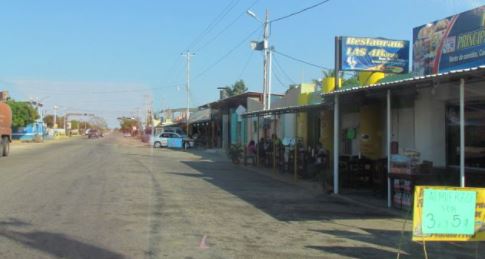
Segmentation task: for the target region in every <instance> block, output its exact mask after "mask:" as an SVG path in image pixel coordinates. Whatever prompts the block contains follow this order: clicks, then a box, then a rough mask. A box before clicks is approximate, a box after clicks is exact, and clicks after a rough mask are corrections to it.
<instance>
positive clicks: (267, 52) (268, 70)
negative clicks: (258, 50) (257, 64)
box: [263, 9, 271, 110]
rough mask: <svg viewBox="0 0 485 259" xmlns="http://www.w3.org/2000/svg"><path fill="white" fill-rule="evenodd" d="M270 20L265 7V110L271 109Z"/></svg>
mask: <svg viewBox="0 0 485 259" xmlns="http://www.w3.org/2000/svg"><path fill="white" fill-rule="evenodd" d="M269 26H270V22H269V12H268V9H266V15H265V19H264V34H263V44H264V80H265V86H264V88H265V91H263V95H264V94H266V100H265V103H266V106H265V107H264V109H265V110H269V109H271V47H270V46H269V33H270V29H269Z"/></svg>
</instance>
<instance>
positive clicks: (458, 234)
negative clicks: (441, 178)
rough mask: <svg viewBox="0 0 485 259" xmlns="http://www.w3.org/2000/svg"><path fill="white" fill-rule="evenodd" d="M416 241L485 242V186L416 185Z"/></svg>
mask: <svg viewBox="0 0 485 259" xmlns="http://www.w3.org/2000/svg"><path fill="white" fill-rule="evenodd" d="M413 240H414V241H484V240H485V189H484V188H458V187H442V186H416V187H415V191H414V210H413Z"/></svg>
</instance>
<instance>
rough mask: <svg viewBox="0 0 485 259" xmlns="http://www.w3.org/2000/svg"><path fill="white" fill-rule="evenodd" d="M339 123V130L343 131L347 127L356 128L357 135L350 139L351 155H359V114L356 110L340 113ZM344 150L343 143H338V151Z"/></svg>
mask: <svg viewBox="0 0 485 259" xmlns="http://www.w3.org/2000/svg"><path fill="white" fill-rule="evenodd" d="M341 116H342V117H341V123H340V131H341V132H343V130H344V129H348V128H355V129H357V136H356V138H355V139H353V140H352V154H349V155H352V156H357V155H359V152H360V141H359V140H360V133H359V124H360V115H359V113H358V112H352V113H343V114H341ZM343 151H344V144H343V143H340V153H341V154H344V153H343Z"/></svg>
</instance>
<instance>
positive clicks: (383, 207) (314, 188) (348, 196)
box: [192, 149, 412, 218]
mask: <svg viewBox="0 0 485 259" xmlns="http://www.w3.org/2000/svg"><path fill="white" fill-rule="evenodd" d="M192 152H193V153H195V154H198V155H201V156H206V157H209V158H210V159H211V160H213V161H214V162H227V163H232V162H231V161H230V160H229V158H228V157H227V155H226V153H225V152H224V150H222V149H207V150H193V151H192ZM239 166H240V167H241V168H244V169H246V170H248V171H251V172H254V173H258V174H261V175H264V176H266V177H269V178H272V179H274V180H277V181H280V182H284V183H287V184H291V185H296V186H298V187H299V188H301V189H304V190H305V191H308V192H310V193H311V194H312V195H314V196H315V197H316V198H325V199H328V198H331V199H334V200H337V201H342V202H346V203H350V204H353V205H356V206H361V207H366V208H369V209H372V210H374V211H379V212H381V213H385V214H388V215H392V216H395V217H399V218H410V217H411V216H412V215H411V214H410V213H409V212H408V211H403V210H398V209H395V208H387V200H385V199H379V198H377V197H374V196H372V194H371V193H369V192H361V193H359V192H358V191H343V193H341V194H338V195H335V194H327V193H325V192H324V190H323V188H322V184H321V182H319V181H316V180H306V179H295V178H294V176H293V174H288V173H280V172H278V171H276V172H273V169H272V168H263V167H255V166H251V165H247V166H244V165H242V164H241V165H239Z"/></svg>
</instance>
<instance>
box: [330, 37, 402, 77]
mask: <svg viewBox="0 0 485 259" xmlns="http://www.w3.org/2000/svg"><path fill="white" fill-rule="evenodd" d="M339 44H340V53H339V56H340V67H339V68H340V70H341V71H375V72H384V73H396V74H400V73H408V68H409V41H406V40H390V39H384V38H366V37H340V40H339Z"/></svg>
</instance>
